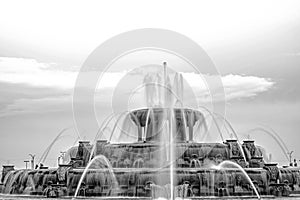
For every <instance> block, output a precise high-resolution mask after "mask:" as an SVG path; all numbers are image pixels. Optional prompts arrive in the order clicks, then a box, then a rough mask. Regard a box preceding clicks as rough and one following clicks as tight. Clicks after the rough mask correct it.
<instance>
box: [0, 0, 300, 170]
mask: <svg viewBox="0 0 300 200" xmlns="http://www.w3.org/2000/svg"><path fill="white" fill-rule="evenodd" d="M139 28H163V29H169V30H172V31H176V32H179V33H181V34H184V35H185V36H187V37H189V38H191V39H192V40H194V41H195V42H197V43H198V44H199V45H200V46H201V47H202V48H203V49H204V50H205V51H206V53H207V54H208V55H209V57H210V58H211V59H212V61H213V62H214V64H215V66H216V67H217V69H218V71H219V73H220V76H221V80H222V82H223V85H224V88H225V94H226V117H227V119H228V120H229V121H230V122H231V123H232V125H233V126H234V128H235V129H236V131H237V132H238V134H239V135H240V137H241V138H245V137H247V131H248V130H250V129H253V128H256V127H258V126H260V127H262V126H263V127H266V128H268V130H269V129H270V128H272V129H273V130H274V131H276V132H277V133H278V135H280V137H281V138H282V139H283V141H284V142H285V143H286V145H287V146H288V148H289V150H290V151H294V153H293V157H295V158H297V159H300V146H299V145H298V141H299V139H300V136H299V133H298V130H299V129H300V123H299V122H300V107H299V106H300V102H299V99H300V89H299V87H298V85H299V84H300V79H299V78H298V76H299V74H300V69H299V67H300V2H299V1H292V0H288V1H232V0H229V1H226V2H225V1H214V0H213V1H196V0H194V1H188V2H182V1H163V2H162V1H157V0H154V1H149V2H145V1H136V0H132V1H127V2H125V1H115V0H112V1H106V2H104V1H103V2H100V1H63V2H61V1H48V2H40V1H26V2H25V1H6V2H4V1H2V2H1V3H0V94H1V98H0V127H1V129H0V138H1V140H0V141H1V145H0V164H1V165H2V164H7V163H11V164H12V163H14V164H16V166H17V167H24V162H23V161H24V160H28V159H29V156H28V154H29V153H32V154H35V155H36V159H37V160H38V159H39V157H40V156H41V155H42V154H43V152H44V150H45V149H46V148H47V146H48V145H49V144H50V143H51V142H52V140H53V139H54V138H55V137H56V135H57V134H58V133H59V132H60V131H61V130H62V129H64V128H66V127H74V120H73V112H72V94H73V89H74V84H75V81H76V77H77V75H78V72H79V70H80V68H81V66H82V64H83V63H84V61H85V60H86V58H87V56H88V55H89V54H90V53H91V52H92V51H93V50H94V49H95V48H96V47H98V46H99V45H100V44H101V43H102V42H104V41H106V40H108V39H109V38H111V37H113V36H115V35H117V34H120V33H122V32H126V31H130V30H133V29H139ZM142 54H143V56H149V55H152V56H154V57H155V56H161V57H163V58H166V57H167V56H170V55H164V54H160V55H156V54H155V52H154V53H153V52H152V53H151V52H142ZM143 56H137V55H133V56H132V58H130V55H129V57H127V58H124V60H123V62H121V61H120V65H122V67H123V68H118V69H119V70H115V71H110V72H107V73H106V74H105V75H104V77H103V80H102V82H101V87H103V88H102V89H103V90H102V91H101V92H103V94H106V93H105V92H109V91H112V88H114V87H116V86H117V85H118V83H119V82H120V81H121V79H122V77H123V76H124V75H125V74H126V73H127V72H128V71H126V69H127V64H129V63H130V62H131V61H132V59H133V58H137V57H138V58H144V57H143ZM168 58H169V59H170V60H172V56H170V57H168ZM126 59H127V60H126ZM171 62H173V64H174V65H178V66H183V65H184V64H183V63H181V62H182V61H180V60H176V59H175V60H172V61H171ZM182 69H184V67H182ZM183 71H185V70H183ZM202 76H204V77H206V78H211V75H210V74H202ZM183 77H184V78H185V80H186V81H187V83H188V84H189V85H190V86H191V87H192V88H200V89H201V88H202V86H203V82H202V81H201V77H200V78H199V76H198V75H196V74H194V73H192V72H187V71H185V72H183ZM199 80H200V81H199ZM202 89H203V88H202ZM203 91H204V90H199V91H197V92H198V93H197V94H205V92H203ZM200 96H201V95H200ZM105 100H108V102H102V101H101V100H100V102H99V103H98V104H97V106H96V108H97V117H98V118H99V120H100V121H101V120H103V119H104V118H105V115H106V114H108V110H107V107H106V103H109V98H108V97H107V98H106V99H105ZM83 110H84V108H83ZM83 115H84V113H83ZM86 123H87V124H88V123H89V122H88V121H87V122H86ZM95 132H96V130H94V129H92V128H91V129H87V130H85V131H84V133H82V135H81V136H82V138H83V139H87V140H93V138H94V136H95ZM251 137H253V138H254V139H255V140H256V141H257V143H259V144H260V145H262V146H264V147H265V148H266V149H267V151H268V152H270V153H271V152H272V158H273V160H274V161H277V162H280V163H283V164H284V163H286V162H287V161H286V157H285V156H286V155H284V153H283V152H281V151H280V150H279V148H278V145H277V143H276V142H275V141H274V140H273V139H272V138H271V137H270V136H268V135H267V134H265V133H263V132H259V133H253V135H251ZM76 139H77V134H76V131H75V130H74V128H70V129H68V130H67V131H66V133H65V136H64V137H63V138H61V139H60V140H59V141H58V142H57V143H56V144H55V146H54V148H53V152H52V153H50V155H49V161H48V163H47V164H49V165H54V164H55V163H56V162H57V157H58V155H59V152H60V151H62V150H66V149H67V148H68V147H70V146H72V145H73V144H74V143H75V142H76Z"/></svg>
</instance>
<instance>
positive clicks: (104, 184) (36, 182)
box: [2, 166, 300, 197]
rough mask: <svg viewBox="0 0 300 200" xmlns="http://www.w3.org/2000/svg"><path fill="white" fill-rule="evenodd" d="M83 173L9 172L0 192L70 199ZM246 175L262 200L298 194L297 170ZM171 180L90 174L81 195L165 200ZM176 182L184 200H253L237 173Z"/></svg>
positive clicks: (151, 174) (196, 175) (127, 171)
mask: <svg viewBox="0 0 300 200" xmlns="http://www.w3.org/2000/svg"><path fill="white" fill-rule="evenodd" d="M62 168H63V169H64V170H62ZM277 169H278V168H277ZM83 172H84V169H83V168H79V169H73V168H70V167H67V166H61V167H60V168H58V169H39V170H18V171H11V172H10V174H9V175H8V177H7V178H6V180H5V182H4V185H3V186H2V193H11V194H31V195H42V194H46V192H45V191H46V190H47V188H48V189H49V187H51V188H56V190H57V191H59V192H60V195H61V196H72V195H74V193H75V191H76V188H77V186H78V183H79V180H80V177H81V175H82V174H83ZM112 172H113V173H112ZM245 172H246V173H247V175H248V176H249V177H250V178H251V180H252V181H253V183H254V185H255V187H256V188H257V189H258V191H259V193H260V194H261V195H270V194H274V195H278V194H277V193H276V192H278V191H279V190H281V192H282V194H281V195H285V193H284V191H285V192H287V194H290V193H299V192H300V189H299V184H300V181H299V180H300V175H299V168H279V169H278V172H277V174H278V177H276V180H273V179H272V176H273V174H272V173H273V170H269V168H265V169H263V168H248V169H245ZM170 175H171V173H170V170H169V168H163V169H157V168H114V169H113V170H111V169H90V170H88V172H87V173H86V176H85V178H84V179H83V183H82V184H81V189H80V192H79V195H84V196H137V197H167V196H168V194H167V193H168V189H167V188H170V181H169V180H170ZM173 176H174V177H175V179H174V192H175V193H176V196H180V197H191V196H196V197H197V196H224V195H226V196H237V195H238V196H239V195H254V193H253V190H252V188H251V186H250V183H249V181H247V179H246V176H245V174H243V172H242V171H240V170H238V169H237V168H226V169H214V168H190V169H187V168H176V169H174V172H173ZM280 187H281V189H280ZM184 188H186V189H188V191H189V192H188V193H186V194H184V195H185V196H182V195H183V194H182V193H180V192H182V191H184ZM287 188H288V191H286V190H287ZM164 193H165V194H164Z"/></svg>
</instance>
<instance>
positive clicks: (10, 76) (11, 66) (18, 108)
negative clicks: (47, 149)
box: [0, 57, 274, 116]
mask: <svg viewBox="0 0 300 200" xmlns="http://www.w3.org/2000/svg"><path fill="white" fill-rule="evenodd" d="M76 69H77V71H78V70H79V67H68V66H59V65H58V64H55V63H42V62H38V61H36V60H34V59H25V58H8V57H0V85H2V86H3V87H2V86H1V88H0V92H1V94H2V96H3V98H2V99H1V100H0V109H1V110H0V113H1V116H5V115H6V114H9V115H11V114H17V113H26V112H46V111H51V110H55V106H56V105H64V106H66V105H68V104H67V103H66V102H68V103H69V104H70V105H71V103H72V101H71V95H72V91H73V90H72V89H73V87H74V85H75V81H76V77H77V74H78V72H77V71H76ZM84 73H85V75H86V76H87V78H88V77H89V76H90V75H92V73H94V72H84ZM182 74H183V77H184V80H185V84H188V85H190V87H191V88H192V89H193V91H194V93H195V94H196V96H197V98H198V100H200V101H203V102H207V101H210V100H211V99H210V92H213V93H215V94H216V96H217V97H218V95H220V94H221V93H220V89H222V88H219V86H218V85H217V86H214V85H212V87H211V88H208V87H207V84H206V81H211V80H213V79H216V78H221V81H222V83H223V87H224V90H225V94H226V100H227V101H229V100H233V99H241V98H249V97H253V96H256V95H258V94H260V93H262V92H265V91H268V90H269V89H271V88H272V86H273V85H274V82H273V81H272V80H270V79H268V78H263V77H257V76H245V75H233V74H228V75H224V76H220V77H217V76H212V75H207V74H203V75H199V74H195V73H182ZM125 75H126V76H127V79H126V80H127V82H128V81H129V82H130V83H127V82H126V81H125V82H126V83H123V82H122V81H121V79H122V78H123V77H124V76H125ZM128 76H129V77H128ZM142 80H143V77H142V74H140V75H139V74H130V73H127V72H125V71H122V72H107V73H105V74H104V75H103V77H102V79H101V81H100V82H99V83H98V88H99V87H100V89H101V91H100V93H101V95H104V96H106V98H105V101H110V98H108V97H109V93H111V92H113V91H114V89H115V87H119V86H118V84H122V85H123V87H124V89H126V88H128V87H129V85H130V84H131V85H132V84H133V85H135V84H140V85H142ZM120 81H121V82H120ZM171 82H173V81H171ZM138 86H139V85H137V87H138ZM186 89H187V88H186ZM126 92H132V91H124V93H126ZM141 99H143V98H141ZM97 100H98V99H97ZM100 100H101V99H100ZM120 100H122V99H118V101H120ZM83 101H84V99H83ZM102 103H103V102H102ZM51 105H52V106H51ZM60 108H62V107H60Z"/></svg>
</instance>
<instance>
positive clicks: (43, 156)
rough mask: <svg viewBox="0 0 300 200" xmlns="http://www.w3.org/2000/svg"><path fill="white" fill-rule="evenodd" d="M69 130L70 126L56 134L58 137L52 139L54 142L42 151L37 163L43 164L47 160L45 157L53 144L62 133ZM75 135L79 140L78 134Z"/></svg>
mask: <svg viewBox="0 0 300 200" xmlns="http://www.w3.org/2000/svg"><path fill="white" fill-rule="evenodd" d="M71 128H73V127H72V126H71V127H67V128H64V129H62V130H61V131H60V132H59V133H58V135H57V136H56V137H55V138H54V140H53V141H52V142H51V143H50V145H49V146H48V147H47V148H46V150H45V151H44V153H43V154H42V156H41V157H40V160H39V162H38V163H44V162H45V160H46V159H47V156H48V154H49V152H50V150H51V148H52V146H53V145H54V144H55V142H56V141H57V140H58V139H59V138H60V137H61V135H62V134H63V133H64V132H66V131H67V130H69V129H71ZM77 135H78V137H79V138H81V137H80V135H79V133H78V132H77Z"/></svg>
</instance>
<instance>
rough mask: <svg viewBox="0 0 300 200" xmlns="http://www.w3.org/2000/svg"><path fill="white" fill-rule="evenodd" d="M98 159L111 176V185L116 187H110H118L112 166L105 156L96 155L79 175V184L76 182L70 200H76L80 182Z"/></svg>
mask: <svg viewBox="0 0 300 200" xmlns="http://www.w3.org/2000/svg"><path fill="white" fill-rule="evenodd" d="M98 159H103V160H104V162H105V164H106V165H107V168H108V171H109V173H110V175H111V176H112V177H111V178H112V181H113V183H115V184H116V185H111V186H112V187H117V186H118V182H117V179H116V177H115V174H114V171H113V168H112V166H111V164H110V162H109V160H108V159H107V158H106V157H105V156H103V155H98V156H96V157H94V158H93V159H92V160H91V161H90V162H89V163H88V165H87V166H86V167H85V169H84V171H83V173H82V175H81V177H80V180H79V182H78V185H77V188H76V191H75V194H74V197H73V198H72V200H74V199H76V197H77V195H78V192H79V190H80V187H81V184H82V182H83V180H84V177H85V175H86V174H87V172H88V170H89V168H90V167H91V165H92V164H93V163H94V162H95V161H96V160H98Z"/></svg>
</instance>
